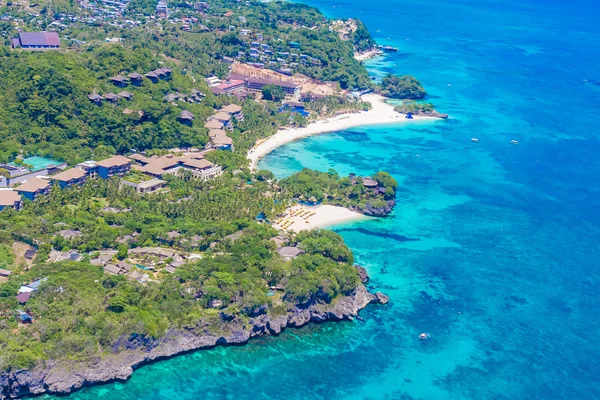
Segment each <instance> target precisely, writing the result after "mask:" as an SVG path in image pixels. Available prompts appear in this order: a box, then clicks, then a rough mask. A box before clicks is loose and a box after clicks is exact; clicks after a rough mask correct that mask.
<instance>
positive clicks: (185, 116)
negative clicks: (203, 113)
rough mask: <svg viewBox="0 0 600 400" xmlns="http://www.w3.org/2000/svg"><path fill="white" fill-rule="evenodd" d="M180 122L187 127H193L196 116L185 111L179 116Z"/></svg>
mask: <svg viewBox="0 0 600 400" xmlns="http://www.w3.org/2000/svg"><path fill="white" fill-rule="evenodd" d="M179 120H180V121H181V122H182V123H184V124H186V125H192V121H193V120H194V114H192V113H191V112H189V111H188V110H183V111H182V112H181V114H179Z"/></svg>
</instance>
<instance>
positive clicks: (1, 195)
mask: <svg viewBox="0 0 600 400" xmlns="http://www.w3.org/2000/svg"><path fill="white" fill-rule="evenodd" d="M22 205H23V202H22V201H21V195H20V194H19V193H18V192H15V191H14V190H0V211H2V210H4V209H5V208H13V209H15V210H20V209H21V206H22Z"/></svg>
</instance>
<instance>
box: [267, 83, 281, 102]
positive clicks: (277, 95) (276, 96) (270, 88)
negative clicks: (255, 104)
mask: <svg viewBox="0 0 600 400" xmlns="http://www.w3.org/2000/svg"><path fill="white" fill-rule="evenodd" d="M262 95H263V99H265V100H269V101H274V102H276V103H279V102H280V101H281V100H283V99H285V93H284V92H283V89H282V88H280V87H279V86H275V85H266V86H265V87H263V88H262Z"/></svg>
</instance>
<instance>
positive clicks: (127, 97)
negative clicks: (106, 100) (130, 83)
mask: <svg viewBox="0 0 600 400" xmlns="http://www.w3.org/2000/svg"><path fill="white" fill-rule="evenodd" d="M117 95H118V96H119V97H120V98H122V99H125V100H131V99H133V93H130V92H128V91H126V90H123V91H121V92H119V93H117Z"/></svg>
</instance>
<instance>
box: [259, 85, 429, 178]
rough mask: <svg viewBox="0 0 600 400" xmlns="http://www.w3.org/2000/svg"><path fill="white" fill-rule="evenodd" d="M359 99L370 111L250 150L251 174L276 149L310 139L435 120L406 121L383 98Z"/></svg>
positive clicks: (288, 132)
mask: <svg viewBox="0 0 600 400" xmlns="http://www.w3.org/2000/svg"><path fill="white" fill-rule="evenodd" d="M362 99H363V101H368V102H370V103H371V105H372V108H371V109H370V110H368V111H359V112H356V113H354V114H343V115H338V116H336V117H332V118H327V119H323V120H319V121H316V122H312V123H310V124H309V125H308V126H306V127H303V128H289V129H282V130H279V131H277V133H276V134H274V135H273V136H271V137H269V138H267V139H266V140H264V141H263V142H261V143H260V144H258V145H257V146H254V147H253V148H252V149H250V151H249V152H248V155H247V158H248V159H249V160H250V169H251V170H253V171H254V170H256V169H257V166H258V162H259V161H260V159H261V158H263V157H264V156H266V155H267V154H269V153H270V152H272V151H273V150H275V149H277V148H278V147H281V146H283V145H285V144H287V143H290V142H293V141H295V140H298V139H302V138H305V137H309V136H312V135H318V134H321V133H327V132H335V131H341V130H344V129H350V128H355V127H358V126H365V125H383V124H391V123H399V122H411V121H420V120H431V121H433V120H436V119H437V118H435V117H430V116H422V115H415V116H413V119H406V118H405V114H400V113H398V112H397V111H394V106H393V105H390V104H387V103H386V102H385V100H386V98H385V97H383V96H381V95H378V94H367V95H364V96H362Z"/></svg>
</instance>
